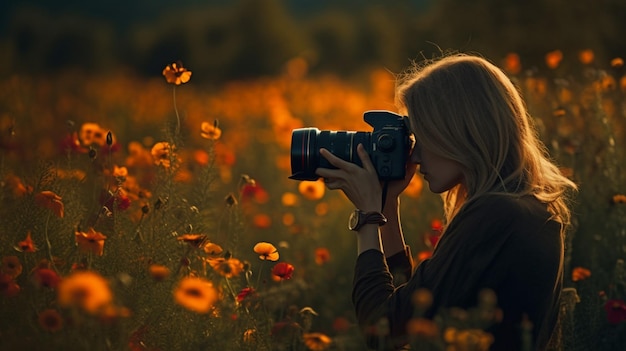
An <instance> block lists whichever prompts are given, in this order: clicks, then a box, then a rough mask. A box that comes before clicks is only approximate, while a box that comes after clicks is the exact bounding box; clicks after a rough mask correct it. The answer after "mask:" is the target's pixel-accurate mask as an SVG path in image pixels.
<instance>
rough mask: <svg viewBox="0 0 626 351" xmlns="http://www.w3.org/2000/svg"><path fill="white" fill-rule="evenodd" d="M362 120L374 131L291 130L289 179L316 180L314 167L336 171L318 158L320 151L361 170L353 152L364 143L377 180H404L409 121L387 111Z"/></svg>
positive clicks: (365, 114)
mask: <svg viewBox="0 0 626 351" xmlns="http://www.w3.org/2000/svg"><path fill="white" fill-rule="evenodd" d="M363 120H364V121H365V122H366V123H367V124H369V125H370V126H372V127H373V128H374V130H373V131H372V132H359V131H331V130H322V131H320V130H319V129H317V128H299V129H294V130H293V131H292V133H291V173H292V175H291V176H290V177H289V178H290V179H295V180H316V179H318V178H319V176H318V175H317V174H315V169H316V168H337V167H335V166H333V165H331V164H330V163H329V162H328V160H326V159H325V158H324V157H323V156H321V155H320V153H319V150H320V148H325V149H327V150H328V151H330V152H331V153H332V154H333V155H335V156H337V157H339V158H341V159H343V160H345V161H348V162H351V163H355V164H357V165H359V166H361V167H363V163H362V162H361V159H360V158H359V155H358V154H357V151H356V147H357V145H359V144H363V146H365V149H366V150H367V153H368V154H369V156H370V159H371V160H372V163H373V164H374V167H375V168H376V172H377V173H378V178H379V179H380V180H394V179H404V176H405V172H406V169H405V167H406V162H407V160H408V157H409V152H410V149H411V146H412V138H411V132H410V129H409V127H408V122H407V121H408V118H406V117H404V116H401V115H398V114H396V113H393V112H389V111H367V112H365V113H364V114H363Z"/></svg>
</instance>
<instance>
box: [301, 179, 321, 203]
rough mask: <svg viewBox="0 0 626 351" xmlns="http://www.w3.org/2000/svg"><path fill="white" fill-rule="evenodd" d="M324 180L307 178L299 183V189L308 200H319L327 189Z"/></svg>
mask: <svg viewBox="0 0 626 351" xmlns="http://www.w3.org/2000/svg"><path fill="white" fill-rule="evenodd" d="M325 189H326V188H325V186H324V181H323V180H320V179H318V180H314V181H310V180H305V181H302V182H300V184H298V191H300V194H302V196H304V197H305V198H306V199H308V200H319V199H321V198H322V197H324V191H325Z"/></svg>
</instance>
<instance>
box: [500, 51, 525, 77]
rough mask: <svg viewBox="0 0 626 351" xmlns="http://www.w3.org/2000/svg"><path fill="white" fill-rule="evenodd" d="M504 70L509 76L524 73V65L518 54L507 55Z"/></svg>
mask: <svg viewBox="0 0 626 351" xmlns="http://www.w3.org/2000/svg"><path fill="white" fill-rule="evenodd" d="M504 70H505V71H507V73H509V74H519V73H520V72H521V71H522V63H521V61H520V57H519V55H518V54H516V53H513V52H512V53H509V54H507V55H506V57H505V58H504Z"/></svg>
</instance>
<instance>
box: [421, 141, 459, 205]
mask: <svg viewBox="0 0 626 351" xmlns="http://www.w3.org/2000/svg"><path fill="white" fill-rule="evenodd" d="M411 162H413V163H417V164H419V165H420V166H419V172H420V173H421V174H422V175H423V177H424V179H425V180H426V181H427V182H428V187H429V188H430V191H432V192H433V193H436V194H440V193H443V192H445V191H448V190H450V189H452V188H453V187H454V186H456V185H458V184H460V183H464V181H465V176H464V175H463V169H462V167H461V164H459V163H458V162H456V161H453V160H450V159H447V158H444V157H441V156H439V155H437V154H435V153H434V152H432V151H430V150H428V149H426V148H423V147H421V146H420V143H419V142H416V143H415V147H414V148H413V152H412V154H411Z"/></svg>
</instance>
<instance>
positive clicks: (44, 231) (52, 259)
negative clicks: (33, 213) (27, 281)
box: [43, 212, 59, 273]
mask: <svg viewBox="0 0 626 351" xmlns="http://www.w3.org/2000/svg"><path fill="white" fill-rule="evenodd" d="M49 223H50V212H48V214H47V216H46V225H45V227H44V229H43V235H44V238H45V239H46V246H47V247H48V258H49V259H50V265H51V266H52V268H53V269H54V270H55V271H56V272H57V273H59V270H58V269H57V267H56V265H55V264H54V258H53V257H52V244H51V243H50V238H49V237H48V224H49Z"/></svg>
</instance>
